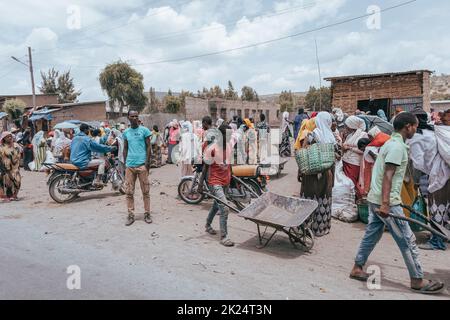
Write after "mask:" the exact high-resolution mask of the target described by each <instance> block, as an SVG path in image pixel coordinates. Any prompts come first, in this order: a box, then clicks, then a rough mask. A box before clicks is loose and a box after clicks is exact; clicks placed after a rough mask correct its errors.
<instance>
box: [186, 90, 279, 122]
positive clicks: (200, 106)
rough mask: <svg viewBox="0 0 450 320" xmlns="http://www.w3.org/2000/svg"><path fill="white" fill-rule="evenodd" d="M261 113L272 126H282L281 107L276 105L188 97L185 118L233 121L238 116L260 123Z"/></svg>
mask: <svg viewBox="0 0 450 320" xmlns="http://www.w3.org/2000/svg"><path fill="white" fill-rule="evenodd" d="M260 113H264V114H265V115H266V120H267V122H268V123H269V124H270V125H271V126H278V125H279V124H280V106H279V105H278V104H275V103H269V102H251V101H241V100H225V99H220V98H213V99H209V100H207V99H201V98H191V97H186V107H185V118H186V119H187V120H200V119H201V118H202V117H204V116H205V115H210V116H211V117H212V118H213V121H216V120H217V119H218V118H222V119H224V120H231V119H232V118H233V116H234V115H237V116H239V117H241V118H243V119H244V118H250V117H253V118H254V119H255V121H259V119H258V116H259V114H260Z"/></svg>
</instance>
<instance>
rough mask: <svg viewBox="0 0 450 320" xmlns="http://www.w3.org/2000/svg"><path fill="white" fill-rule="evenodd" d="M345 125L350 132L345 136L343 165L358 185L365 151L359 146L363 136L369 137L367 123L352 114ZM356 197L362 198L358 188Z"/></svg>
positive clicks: (346, 172)
mask: <svg viewBox="0 0 450 320" xmlns="http://www.w3.org/2000/svg"><path fill="white" fill-rule="evenodd" d="M345 126H346V128H347V130H348V131H349V132H350V133H349V134H348V135H347V137H346V138H345V141H344V144H343V146H342V150H343V152H344V155H343V156H342V166H343V169H344V173H345V175H346V176H347V177H348V178H349V179H350V180H352V181H353V184H354V185H355V187H357V186H358V180H359V174H360V171H361V159H362V157H363V154H364V152H363V151H361V150H360V149H359V148H358V141H359V139H362V138H368V135H367V133H366V132H365V130H366V123H365V121H364V120H363V119H361V118H358V117H357V116H350V117H348V118H347V120H345ZM356 198H357V199H359V198H361V194H360V193H359V191H358V189H356Z"/></svg>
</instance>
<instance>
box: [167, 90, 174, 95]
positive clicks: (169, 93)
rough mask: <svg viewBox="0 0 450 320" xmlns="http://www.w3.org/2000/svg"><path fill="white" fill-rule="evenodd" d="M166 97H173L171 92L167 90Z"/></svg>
mask: <svg viewBox="0 0 450 320" xmlns="http://www.w3.org/2000/svg"><path fill="white" fill-rule="evenodd" d="M167 95H168V96H169V97H171V96H173V93H172V90H170V89H169V91H167Z"/></svg>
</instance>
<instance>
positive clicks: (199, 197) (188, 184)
mask: <svg viewBox="0 0 450 320" xmlns="http://www.w3.org/2000/svg"><path fill="white" fill-rule="evenodd" d="M193 183H194V177H185V178H183V179H181V182H180V184H179V185H178V195H179V196H180V198H181V200H183V201H184V202H186V203H187V204H199V203H200V202H202V201H203V199H204V198H205V195H204V194H200V193H197V192H193V193H190V190H191V188H192V184H193ZM189 196H190V197H189Z"/></svg>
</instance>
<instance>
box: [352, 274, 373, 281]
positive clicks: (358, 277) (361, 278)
mask: <svg viewBox="0 0 450 320" xmlns="http://www.w3.org/2000/svg"><path fill="white" fill-rule="evenodd" d="M350 279H353V280H358V281H363V282H367V279H369V274H368V273H365V272H363V273H361V274H350Z"/></svg>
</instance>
